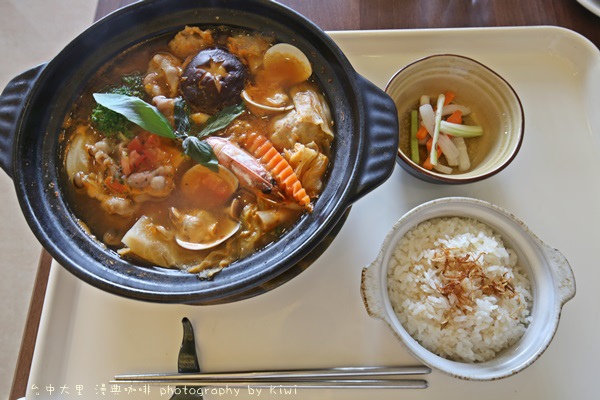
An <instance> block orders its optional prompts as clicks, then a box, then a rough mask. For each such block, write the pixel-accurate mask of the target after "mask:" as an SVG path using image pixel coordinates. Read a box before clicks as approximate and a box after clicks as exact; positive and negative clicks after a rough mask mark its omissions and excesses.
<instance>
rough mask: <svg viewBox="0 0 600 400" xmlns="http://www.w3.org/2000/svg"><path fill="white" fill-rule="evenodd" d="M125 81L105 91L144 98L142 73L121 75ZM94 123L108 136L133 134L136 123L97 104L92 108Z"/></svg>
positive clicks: (129, 135) (128, 135)
mask: <svg viewBox="0 0 600 400" xmlns="http://www.w3.org/2000/svg"><path fill="white" fill-rule="evenodd" d="M121 81H122V82H123V84H122V85H120V86H113V87H110V88H109V89H108V90H107V91H106V92H105V93H114V94H122V95H125V96H135V97H139V98H141V99H143V98H144V96H145V92H144V83H143V78H142V76H141V75H137V74H136V75H125V76H122V77H121ZM92 124H93V125H94V126H95V127H96V129H98V130H99V131H100V132H102V133H103V134H104V135H106V136H109V137H110V136H117V135H119V134H123V135H125V136H126V137H131V136H133V129H134V127H135V124H133V123H132V122H130V121H129V120H127V118H125V117H124V116H122V115H121V114H118V113H116V112H114V111H112V110H109V109H108V108H106V107H104V106H101V105H100V104H97V105H96V107H94V109H93V110H92Z"/></svg>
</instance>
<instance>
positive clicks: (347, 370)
mask: <svg viewBox="0 0 600 400" xmlns="http://www.w3.org/2000/svg"><path fill="white" fill-rule="evenodd" d="M430 372H431V369H430V368H428V367H424V366H415V367H340V368H329V369H302V370H284V371H256V372H216V373H179V374H122V375H116V376H115V380H114V383H128V384H134V383H135V384H152V385H165V384H169V385H188V386H252V387H272V386H281V387H303V388H372V389H374V388H379V389H391V388H396V389H398V388H426V387H427V386H428V385H427V381H425V380H420V379H398V377H400V376H407V375H424V374H429V373H430ZM384 377H388V378H385V379H383V378H384ZM365 378H377V379H365Z"/></svg>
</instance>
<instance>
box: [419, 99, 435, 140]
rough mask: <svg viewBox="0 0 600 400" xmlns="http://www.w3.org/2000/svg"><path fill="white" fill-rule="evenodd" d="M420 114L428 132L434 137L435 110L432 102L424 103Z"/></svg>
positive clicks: (420, 108)
mask: <svg viewBox="0 0 600 400" xmlns="http://www.w3.org/2000/svg"><path fill="white" fill-rule="evenodd" d="M419 115H421V120H423V125H424V126H425V129H427V132H429V134H430V135H431V136H432V137H433V130H434V128H435V112H434V111H433V107H432V106H431V104H429V103H427V104H423V105H422V106H421V107H419Z"/></svg>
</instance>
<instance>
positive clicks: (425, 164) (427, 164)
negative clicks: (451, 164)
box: [423, 156, 433, 171]
mask: <svg viewBox="0 0 600 400" xmlns="http://www.w3.org/2000/svg"><path fill="white" fill-rule="evenodd" d="M423 168H425V169H427V170H429V171H431V170H432V169H433V164H432V163H431V160H430V159H429V156H427V158H426V159H425V161H423Z"/></svg>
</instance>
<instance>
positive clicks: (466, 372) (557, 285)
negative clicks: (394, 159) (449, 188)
mask: <svg viewBox="0 0 600 400" xmlns="http://www.w3.org/2000/svg"><path fill="white" fill-rule="evenodd" d="M453 216H457V217H467V218H473V219H476V220H478V221H480V222H482V223H484V224H486V225H488V226H489V227H491V228H492V230H493V231H494V232H496V233H498V234H499V235H500V236H501V237H502V239H503V241H504V243H505V245H506V246H507V247H510V248H512V249H513V250H514V251H515V252H516V253H517V257H518V259H519V260H520V261H519V263H520V265H521V266H522V267H523V269H524V270H525V272H526V274H527V275H528V277H529V281H530V283H531V292H532V295H533V301H532V310H531V322H530V324H529V326H528V327H527V330H526V331H525V333H524V335H523V336H522V337H521V338H520V339H519V340H518V341H517V342H516V343H515V344H513V345H512V346H510V347H508V348H507V349H505V350H503V351H501V352H499V353H498V354H497V355H496V356H495V358H493V359H491V360H489V361H485V362H478V363H467V362H457V361H451V360H448V359H446V358H442V357H440V356H438V355H436V354H434V353H432V352H431V351H429V350H427V349H426V348H424V347H423V346H421V344H419V343H418V342H417V341H416V340H415V339H414V338H413V337H411V335H410V334H409V333H408V332H407V330H406V329H405V328H404V327H403V326H402V324H401V323H400V322H399V320H398V317H397V316H396V314H395V312H394V310H393V308H392V304H391V302H390V299H389V296H388V269H389V265H390V260H391V257H392V254H393V253H394V251H395V249H396V245H397V243H398V241H399V240H400V239H401V238H402V237H403V236H404V235H405V234H406V233H407V232H408V231H409V230H410V229H411V228H413V227H415V226H416V225H417V224H419V223H421V222H423V221H426V220H429V219H432V218H438V217H453ZM361 288H362V295H363V299H364V303H365V306H366V308H367V311H368V312H369V314H370V315H371V316H373V317H376V318H380V319H382V320H383V321H385V322H386V323H387V324H388V325H389V327H390V328H391V329H392V331H393V332H394V333H395V335H396V336H397V337H398V338H399V339H400V341H401V342H402V343H403V344H404V345H405V346H406V348H407V349H408V350H409V351H410V352H411V353H412V354H413V355H414V356H415V357H416V358H417V359H419V360H420V361H421V362H423V363H424V364H426V365H428V366H430V367H432V368H435V369H437V370H440V371H442V372H445V373H446V374H449V375H451V376H455V377H457V378H462V379H469V380H478V381H485V380H494V379H500V378H505V377H508V376H511V375H513V374H515V373H517V372H519V371H521V370H523V369H524V368H526V367H527V366H529V365H530V364H531V363H533V362H534V361H535V360H536V359H537V358H538V357H539V356H540V355H541V354H542V353H543V352H544V350H545V349H546V348H547V347H548V345H549V344H550V342H551V340H552V338H553V337H554V334H555V332H556V329H557V326H558V322H559V318H560V314H561V310H562V306H563V305H564V304H565V303H566V302H567V301H569V300H570V299H572V298H573V296H574V295H575V278H574V276H573V272H572V271H571V267H570V266H569V263H568V261H567V260H566V258H565V257H564V256H563V255H562V254H561V253H560V252H559V251H558V250H556V249H553V248H552V247H549V246H548V245H546V244H544V243H543V242H542V241H541V240H540V239H539V238H538V237H537V236H536V235H535V234H534V233H532V232H531V231H530V230H529V229H528V228H527V226H525V224H524V223H523V222H521V221H520V220H519V219H517V218H516V217H515V216H514V215H512V214H510V213H508V212H507V211H504V210H503V209H501V208H499V207H497V206H495V205H493V204H491V203H488V202H485V201H481V200H476V199H471V198H464V197H450V198H442V199H438V200H433V201H430V202H427V203H424V204H423V205H421V206H418V207H416V208H414V209H413V210H411V211H410V212H408V213H407V214H406V215H404V216H403V217H402V218H401V219H400V220H399V221H398V222H397V223H396V224H395V225H394V227H393V228H392V230H391V232H390V233H389V234H388V236H387V237H386V239H385V241H384V243H383V246H382V247H381V251H380V253H379V255H378V257H377V259H376V260H375V261H374V262H373V263H371V264H370V265H369V266H368V267H367V268H364V269H363V272H362V286H361Z"/></svg>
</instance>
